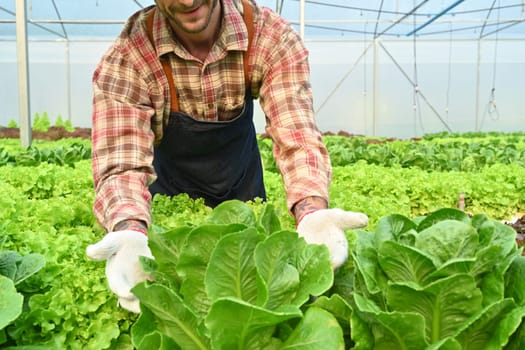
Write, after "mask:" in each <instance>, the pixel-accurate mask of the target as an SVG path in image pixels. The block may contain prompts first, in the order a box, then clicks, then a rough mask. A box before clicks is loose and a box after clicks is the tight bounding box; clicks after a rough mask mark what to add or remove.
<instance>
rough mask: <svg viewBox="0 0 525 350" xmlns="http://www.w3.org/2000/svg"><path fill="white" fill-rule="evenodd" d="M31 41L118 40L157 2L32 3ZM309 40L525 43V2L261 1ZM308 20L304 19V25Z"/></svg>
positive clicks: (10, 36) (10, 15) (8, 17)
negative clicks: (126, 23)
mask: <svg viewBox="0 0 525 350" xmlns="http://www.w3.org/2000/svg"><path fill="white" fill-rule="evenodd" d="M16 1H20V0H11V1H6V0H3V1H2V2H0V39H2V40H14V38H15V37H16V28H15V19H16V11H15V3H16ZM26 2H27V21H28V27H27V30H28V36H29V39H31V40H86V39H87V40H89V39H105V40H107V39H108V38H109V37H115V36H116V35H118V33H119V32H120V30H121V28H122V25H123V23H124V21H125V20H126V18H127V17H129V16H130V15H131V14H132V13H133V12H135V11H137V10H139V9H141V8H143V7H146V6H150V5H152V4H153V3H154V2H153V1H152V0H89V1H73V0H26ZM258 3H259V4H261V5H264V6H267V7H271V8H273V9H274V10H276V11H277V12H280V13H281V14H282V15H283V16H284V17H285V18H287V19H288V20H289V21H290V22H291V23H293V24H294V25H295V26H296V27H297V28H299V29H300V30H301V31H304V32H303V34H304V35H305V37H306V38H342V39H345V38H346V39H361V38H367V39H370V38H374V37H413V36H414V35H415V36H421V37H422V36H425V37H428V38H433V37H440V38H443V37H444V38H470V39H473V38H485V37H492V36H497V37H499V38H503V37H505V38H520V39H521V38H524V37H525V24H524V22H525V0H470V1H469V0H463V1H461V0H460V1H458V0H417V1H416V0H414V1H409V0H408V1H404V0H390V1H388V0H315V1H314V0H258ZM303 18H304V21H301V19H303Z"/></svg>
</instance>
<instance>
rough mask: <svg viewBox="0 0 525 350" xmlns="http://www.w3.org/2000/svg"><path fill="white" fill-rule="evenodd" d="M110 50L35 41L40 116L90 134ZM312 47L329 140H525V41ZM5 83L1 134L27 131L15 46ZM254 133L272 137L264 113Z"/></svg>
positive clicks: (1, 61)
mask: <svg viewBox="0 0 525 350" xmlns="http://www.w3.org/2000/svg"><path fill="white" fill-rule="evenodd" d="M109 45H110V42H107V41H101V42H91V41H69V42H64V41H47V42H45V41H31V42H30V43H29V58H30V66H29V69H30V72H29V75H30V96H31V107H30V109H31V114H32V115H34V113H37V112H38V113H40V114H41V113H43V112H47V113H48V115H49V117H50V119H51V122H52V123H53V121H54V119H55V118H56V117H57V116H58V115H61V116H62V118H63V119H70V120H71V122H72V124H73V125H74V126H79V127H90V126H91V98H92V96H91V75H92V72H93V70H94V68H95V65H96V63H97V62H98V60H99V58H100V57H101V55H102V54H103V52H104V51H105V50H106V48H107V47H108V46H109ZM369 45H372V46H371V47H369ZM478 45H479V46H478ZM307 47H308V48H309V50H310V63H311V73H312V87H313V91H314V105H315V106H314V107H315V110H316V119H317V122H318V124H319V127H320V128H321V130H322V131H332V132H338V131H340V130H344V131H347V132H350V133H356V134H365V135H375V136H387V137H400V138H409V137H414V136H420V135H422V134H424V133H428V132H437V131H446V130H448V129H450V130H452V131H454V132H464V131H474V130H482V131H517V130H522V131H525V98H524V96H525V41H524V40H518V39H516V40H509V39H505V40H501V39H500V40H499V41H494V40H491V39H485V40H483V41H481V42H478V41H476V40H468V41H467V40H465V41H461V40H456V41H448V40H423V39H418V40H417V42H416V45H415V46H414V42H413V41H412V39H406V40H403V39H399V40H392V39H389V40H383V41H381V42H380V45H376V46H375V50H377V51H376V52H375V53H374V45H373V43H371V42H370V41H307ZM367 48H368V49H367ZM414 48H415V52H414ZM478 53H479V57H478ZM478 58H479V63H480V64H479V65H478ZM0 82H1V83H0V126H6V125H7V124H8V122H9V121H10V120H11V119H13V120H16V121H18V96H17V91H18V90H17V65H16V47H15V43H14V42H11V41H2V42H0ZM414 82H417V85H418V88H417V89H415V88H414V86H413V84H412V83H414ZM493 88H495V90H494V94H491V92H492V89H493ZM416 91H418V92H417V93H416ZM491 102H492V103H491ZM255 123H256V127H257V130H258V131H259V132H263V131H264V115H263V113H262V111H261V110H260V109H259V108H257V109H256V116H255Z"/></svg>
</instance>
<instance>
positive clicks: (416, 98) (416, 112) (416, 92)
mask: <svg viewBox="0 0 525 350" xmlns="http://www.w3.org/2000/svg"><path fill="white" fill-rule="evenodd" d="M413 6H414V8H415V7H416V1H415V0H414V5H413ZM412 18H413V23H412V25H413V27H414V35H412V53H413V63H414V64H413V70H414V93H413V97H412V108H413V111H414V135H417V130H416V128H417V122H416V120H419V124H420V125H421V130H422V132H423V134H424V133H425V128H424V127H423V120H422V116H421V108H420V104H419V82H418V76H417V39H416V34H415V29H416V25H417V22H416V16H412Z"/></svg>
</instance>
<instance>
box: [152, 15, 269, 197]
mask: <svg viewBox="0 0 525 350" xmlns="http://www.w3.org/2000/svg"><path fill="white" fill-rule="evenodd" d="M248 6H249V5H248ZM249 9H250V8H249ZM249 9H248V10H249ZM152 12H153V11H152ZM244 12H245V14H246V13H247V12H248V11H247V10H246V8H245V11H244ZM150 17H151V19H150V21H149V22H151V23H150V24H148V27H150V26H151V25H152V19H153V15H151V16H150ZM252 18H253V17H252ZM245 21H246V25H247V27H248V29H249V32H250V31H252V30H253V29H252V28H250V23H251V25H252V27H253V19H249V20H246V17H245ZM150 32H151V31H150ZM150 35H151V34H150ZM244 67H245V75H246V76H247V74H246V72H247V55H245V62H244ZM164 70H165V72H166V76H167V78H168V80H173V74H172V73H171V68H170V67H169V65H167V64H166V65H164ZM174 89H175V87H174V84H173V82H172V81H170V90H172V91H171V96H172V108H171V112H170V116H169V121H168V123H167V126H165V129H164V133H163V137H162V140H161V142H160V144H158V145H156V146H155V147H154V157H153V166H154V168H155V172H156V174H157V179H156V181H155V182H154V183H152V184H151V185H150V187H149V190H150V192H151V194H152V195H155V194H163V195H168V196H174V195H177V194H180V193H187V194H188V195H189V196H190V197H191V198H194V199H197V198H203V199H204V201H205V203H206V205H208V206H211V207H215V206H217V205H218V204H220V203H221V202H223V201H226V200H230V199H239V200H242V201H247V200H252V199H254V198H256V197H260V198H262V199H263V200H265V199H266V192H265V189H264V182H263V169H262V162H261V156H260V153H259V148H258V145H257V135H256V132H255V127H254V124H253V98H252V96H251V94H250V93H249V89H247V90H246V91H247V92H246V95H245V100H244V108H243V110H242V112H241V113H240V115H238V116H237V117H235V118H234V119H233V120H229V121H217V122H208V121H199V120H196V119H194V118H192V117H191V116H189V115H187V114H185V113H182V112H180V111H178V105H177V106H174V105H173V103H174V102H175V103H177V102H176V101H174V100H176V98H175V96H176V95H175V93H174V91H173V90H174Z"/></svg>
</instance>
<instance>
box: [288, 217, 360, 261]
mask: <svg viewBox="0 0 525 350" xmlns="http://www.w3.org/2000/svg"><path fill="white" fill-rule="evenodd" d="M367 225H368V216H366V215H365V214H363V213H356V212H352V211H345V210H342V209H338V208H333V209H319V210H316V211H314V212H312V213H310V214H306V215H305V216H304V217H303V218H302V219H301V221H300V222H299V224H298V225H297V233H299V236H300V237H303V238H304V239H305V241H306V242H307V243H310V244H324V245H326V246H327V247H328V251H329V252H330V261H331V263H332V268H334V269H336V268H338V267H340V266H341V265H343V264H344V262H345V261H346V259H347V258H348V240H347V239H346V235H345V230H346V229H353V228H361V227H365V226H367Z"/></svg>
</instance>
